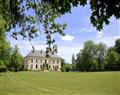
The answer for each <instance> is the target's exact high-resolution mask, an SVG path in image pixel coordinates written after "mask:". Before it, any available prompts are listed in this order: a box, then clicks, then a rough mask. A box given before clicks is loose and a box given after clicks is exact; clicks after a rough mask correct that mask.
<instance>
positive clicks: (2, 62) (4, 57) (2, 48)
mask: <svg viewBox="0 0 120 95" xmlns="http://www.w3.org/2000/svg"><path fill="white" fill-rule="evenodd" d="M5 30H6V29H5V21H4V20H3V19H2V16H0V69H1V70H0V71H6V70H7V66H8V65H9V61H10V53H11V48H10V44H9V42H8V41H7V40H6V36H5Z"/></svg>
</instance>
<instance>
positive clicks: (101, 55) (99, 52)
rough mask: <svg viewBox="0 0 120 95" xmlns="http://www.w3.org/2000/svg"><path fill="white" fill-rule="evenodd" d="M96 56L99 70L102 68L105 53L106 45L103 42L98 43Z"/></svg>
mask: <svg viewBox="0 0 120 95" xmlns="http://www.w3.org/2000/svg"><path fill="white" fill-rule="evenodd" d="M96 47H97V51H96V58H97V62H98V64H99V70H104V66H105V64H104V59H105V57H106V55H107V46H106V45H105V44H103V43H101V42H100V43H99V44H98V45H97V46H96Z"/></svg>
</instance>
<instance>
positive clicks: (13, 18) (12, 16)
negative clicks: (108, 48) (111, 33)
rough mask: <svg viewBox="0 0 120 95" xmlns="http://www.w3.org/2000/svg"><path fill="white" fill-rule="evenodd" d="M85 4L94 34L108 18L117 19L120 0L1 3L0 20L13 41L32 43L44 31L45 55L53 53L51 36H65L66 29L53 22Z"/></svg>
mask: <svg viewBox="0 0 120 95" xmlns="http://www.w3.org/2000/svg"><path fill="white" fill-rule="evenodd" d="M87 3H89V4H90V9H91V17H90V20H91V23H92V24H93V26H94V27H96V28H97V30H101V29H103V25H104V24H109V23H110V21H109V19H110V17H112V16H115V17H116V19H119V18H120V0H0V17H1V18H2V19H3V21H4V22H5V24H4V27H5V29H6V30H7V31H10V33H11V35H12V36H13V37H14V38H15V39H17V37H19V36H18V35H21V36H22V38H23V39H24V38H28V39H29V40H31V39H33V38H35V37H37V36H38V34H39V33H41V32H42V31H43V33H45V35H46V43H47V45H48V47H47V50H46V53H48V52H51V53H54V52H57V49H56V48H57V46H56V45H55V39H54V38H53V37H52V35H54V33H59V34H61V35H64V32H63V31H64V29H65V27H66V24H63V25H61V24H60V23H56V22H55V19H56V18H58V17H60V16H61V15H64V14H65V13H67V12H71V9H72V7H77V6H79V5H80V6H85V5H87ZM31 12H32V13H31ZM18 28H19V29H18ZM38 31H39V33H38Z"/></svg>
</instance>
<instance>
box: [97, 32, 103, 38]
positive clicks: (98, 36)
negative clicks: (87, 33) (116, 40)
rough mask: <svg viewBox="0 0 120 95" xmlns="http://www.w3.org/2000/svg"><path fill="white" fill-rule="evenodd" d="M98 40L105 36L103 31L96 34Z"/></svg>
mask: <svg viewBox="0 0 120 95" xmlns="http://www.w3.org/2000/svg"><path fill="white" fill-rule="evenodd" d="M96 35H97V38H101V37H103V36H104V33H103V32H102V31H100V32H97V33H96Z"/></svg>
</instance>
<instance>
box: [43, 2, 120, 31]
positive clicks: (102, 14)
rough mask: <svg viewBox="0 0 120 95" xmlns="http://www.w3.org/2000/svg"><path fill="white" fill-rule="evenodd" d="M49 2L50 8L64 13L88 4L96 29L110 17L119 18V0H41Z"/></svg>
mask: <svg viewBox="0 0 120 95" xmlns="http://www.w3.org/2000/svg"><path fill="white" fill-rule="evenodd" d="M43 1H46V2H49V3H50V4H51V5H52V8H54V9H56V10H58V12H59V13H61V14H65V13H67V12H71V10H72V8H73V7H77V6H79V5H80V6H85V5H87V3H89V4H90V9H91V17H90V20H91V23H92V24H93V26H94V27H96V28H97V30H101V29H103V25H104V24H106V25H108V24H109V23H110V21H109V19H110V17H112V16H114V17H116V19H119V18H120V5H119V4H120V0H43Z"/></svg>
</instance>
